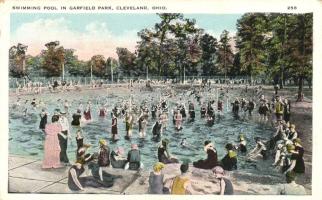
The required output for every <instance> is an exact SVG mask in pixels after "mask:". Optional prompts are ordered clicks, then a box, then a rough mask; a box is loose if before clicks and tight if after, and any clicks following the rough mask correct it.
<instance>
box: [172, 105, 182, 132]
mask: <svg viewBox="0 0 322 200" xmlns="http://www.w3.org/2000/svg"><path fill="white" fill-rule="evenodd" d="M174 119H175V123H176V129H177V130H178V131H180V130H181V129H182V114H181V113H180V110H179V109H178V110H177V113H176V114H175V117H174Z"/></svg>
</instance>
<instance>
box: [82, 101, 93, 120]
mask: <svg viewBox="0 0 322 200" xmlns="http://www.w3.org/2000/svg"><path fill="white" fill-rule="evenodd" d="M84 118H85V120H86V121H90V120H92V115H91V102H90V101H88V102H87V106H86V109H85V110H84Z"/></svg>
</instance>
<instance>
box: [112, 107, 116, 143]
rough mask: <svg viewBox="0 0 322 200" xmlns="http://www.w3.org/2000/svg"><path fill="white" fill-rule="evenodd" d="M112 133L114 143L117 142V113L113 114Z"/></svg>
mask: <svg viewBox="0 0 322 200" xmlns="http://www.w3.org/2000/svg"><path fill="white" fill-rule="evenodd" d="M111 129H112V130H111V132H112V140H113V141H117V140H118V137H117V118H116V116H115V113H114V112H113V113H112V128H111Z"/></svg>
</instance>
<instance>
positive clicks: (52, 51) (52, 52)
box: [41, 41, 65, 77]
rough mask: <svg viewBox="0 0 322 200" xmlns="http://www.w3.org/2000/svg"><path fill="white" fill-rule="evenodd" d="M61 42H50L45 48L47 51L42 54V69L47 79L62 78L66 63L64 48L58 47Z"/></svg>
mask: <svg viewBox="0 0 322 200" xmlns="http://www.w3.org/2000/svg"><path fill="white" fill-rule="evenodd" d="M58 45H59V42H58V41H56V42H49V43H47V44H46V45H45V46H46V47H47V50H43V51H42V52H41V56H42V57H43V62H42V68H43V69H44V75H45V76H47V77H51V76H60V75H61V73H62V65H63V64H64V61H65V53H64V48H63V47H62V46H58Z"/></svg>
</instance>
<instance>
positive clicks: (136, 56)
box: [9, 13, 313, 88]
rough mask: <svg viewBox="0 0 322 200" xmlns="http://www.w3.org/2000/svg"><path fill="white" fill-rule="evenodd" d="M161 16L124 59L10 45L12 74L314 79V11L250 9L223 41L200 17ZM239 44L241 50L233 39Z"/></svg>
mask: <svg viewBox="0 0 322 200" xmlns="http://www.w3.org/2000/svg"><path fill="white" fill-rule="evenodd" d="M158 16H159V18H160V21H159V22H158V23H156V24H155V25H154V26H153V27H147V28H145V29H142V30H141V31H139V32H138V33H137V34H138V36H139V40H138V41H137V46H136V50H135V52H130V51H129V50H128V49H126V48H123V47H119V48H117V49H116V53H117V55H118V60H115V59H114V58H107V59H105V58H104V56H103V55H94V56H93V57H92V58H91V60H89V61H81V60H79V59H78V57H77V56H76V55H75V50H73V49H64V48H63V47H62V46H59V42H58V41H55V42H49V43H47V44H45V46H46V47H47V49H45V50H42V51H41V53H40V54H39V55H38V56H34V57H33V56H26V51H27V47H26V46H24V45H23V44H18V45H16V46H12V47H11V48H10V50H9V71H10V76H15V77H23V76H25V75H26V74H32V75H45V76H48V77H50V76H61V74H62V66H64V69H65V73H67V74H68V75H72V76H88V75H89V74H90V71H91V66H92V69H93V74H94V75H95V76H99V77H109V76H111V71H112V70H113V74H116V73H117V74H119V75H126V76H141V77H142V76H145V75H146V74H147V73H148V74H149V76H155V75H157V76H166V77H173V76H176V77H178V76H179V77H183V75H184V74H185V75H187V76H188V75H203V76H214V75H225V74H227V75H228V76H237V75H250V76H251V77H254V76H261V77H264V78H265V79H267V80H273V79H275V80H276V82H279V83H280V84H281V83H283V82H284V81H285V80H287V79H294V80H296V81H297V80H299V81H298V82H299V88H300V85H301V84H302V83H303V80H304V79H306V80H309V81H311V80H312V48H313V42H312V35H313V28H312V27H313V15H312V13H307V14H277V13H269V14H266V13H265V14H264V13H247V14H244V15H243V16H242V17H241V18H240V19H239V20H238V21H237V24H236V26H237V34H236V37H232V38H231V37H229V32H228V31H226V30H224V31H223V32H222V34H221V36H220V38H219V41H217V39H216V38H214V37H213V36H211V35H209V34H205V33H204V30H202V29H200V28H199V27H197V26H196V21H195V20H194V19H187V18H185V17H184V15H183V14H180V13H163V14H158ZM235 43H236V48H237V49H236V52H233V51H232V46H231V45H232V44H235Z"/></svg>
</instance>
